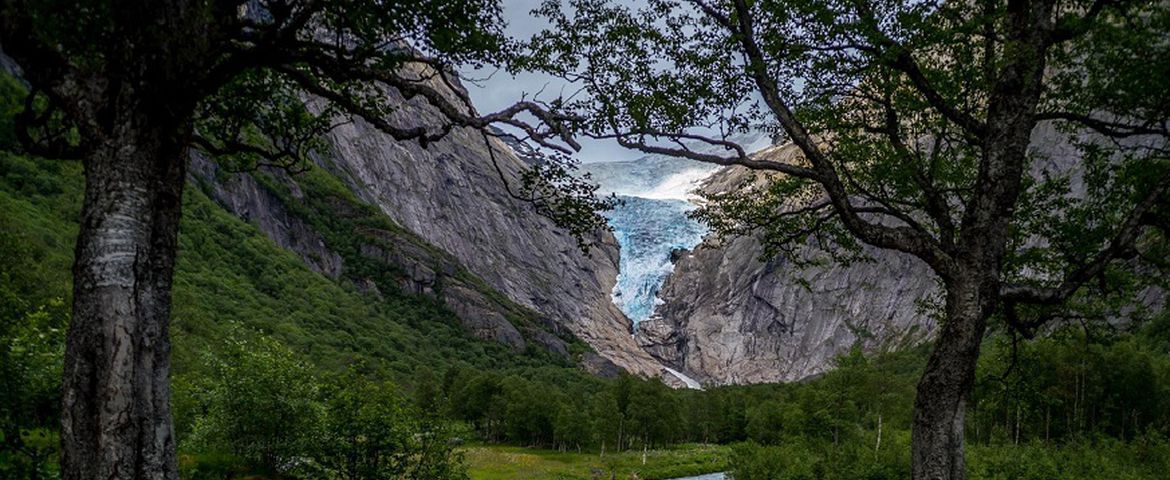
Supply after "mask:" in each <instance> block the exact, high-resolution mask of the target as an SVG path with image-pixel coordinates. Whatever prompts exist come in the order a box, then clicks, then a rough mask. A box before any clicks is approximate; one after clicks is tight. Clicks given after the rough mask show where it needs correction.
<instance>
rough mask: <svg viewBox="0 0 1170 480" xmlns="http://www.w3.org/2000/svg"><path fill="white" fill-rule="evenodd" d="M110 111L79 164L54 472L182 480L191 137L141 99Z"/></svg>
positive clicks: (86, 478)
mask: <svg viewBox="0 0 1170 480" xmlns="http://www.w3.org/2000/svg"><path fill="white" fill-rule="evenodd" d="M111 103H112V105H113V106H112V107H111V110H112V111H113V112H114V113H112V120H110V125H111V126H110V127H109V130H108V133H109V137H108V138H106V139H105V140H104V141H103V142H102V143H101V144H100V145H99V146H98V147H97V149H96V151H95V152H94V153H93V154H92V155H91V156H90V157H89V158H87V159H86V161H85V177H86V188H85V204H84V206H83V209H82V218H81V230H80V232H79V234H78V238H77V248H76V252H75V259H74V265H73V275H74V277H73V278H74V285H73V300H74V301H73V320H72V324H71V325H70V328H69V336H68V339H67V342H66V350H65V369H64V381H63V405H62V418H61V423H62V429H61V442H62V458H61V466H62V469H61V470H62V471H61V473H62V477H63V478H64V479H65V480H97V479H101V480H110V479H177V478H178V467H177V462H176V454H175V437H174V427H173V425H172V423H171V408H170V389H169V373H170V339H169V336H168V324H169V320H170V313H171V312H170V311H171V279H172V275H173V273H174V262H175V253H176V241H177V237H178V229H179V216H180V210H181V206H182V190H183V184H184V171H185V168H186V147H185V145H186V140H187V136H188V135H189V132H190V129H189V127H188V126H187V124H185V123H184V122H175V121H168V120H165V119H166V118H168V117H169V116H168V115H159V114H152V113H151V111H152V109H151V107H149V106H148V107H146V108H140V107H141V106H142V105H149V103H148V102H128V101H126V100H125V98H117V99H115V100H113V101H112V102H111ZM155 112H157V110H155ZM169 118H173V117H169Z"/></svg>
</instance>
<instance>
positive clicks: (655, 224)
mask: <svg viewBox="0 0 1170 480" xmlns="http://www.w3.org/2000/svg"><path fill="white" fill-rule="evenodd" d="M619 198H621V199H622V200H624V204H623V205H620V206H618V207H617V208H616V209H614V210H613V211H611V212H609V213H608V215H606V218H607V220H609V224H610V226H611V227H613V230H614V236H616V237H617V240H618V243H620V244H621V246H622V250H621V262H620V264H619V267H618V268H619V269H620V271H621V273H620V274H618V281H617V285H616V286H614V291H613V297H614V303H615V304H617V306H618V307H619V308H621V310H622V311H623V312H625V313H626V316H628V317H630V319H631V320H633V321H634V323H635V325H636V324H637V322H640V321H642V320H645V319H647V318H649V317H650V314H651V313H654V306H655V304H656V302H657V300H658V289H659V287H661V286H662V283H663V281H665V280H666V276H667V275H670V272H671V271H673V269H674V265H673V264H672V263H671V261H670V252H671V251H672V250H674V249H677V248H684V249H690V248H693V247H694V246H695V245H698V244H699V242H700V241H701V240H702V239H703V235H704V234H705V233H707V232H706V229H705V228H704V227H703V225H701V224H699V223H698V222H696V221H694V220H691V219H690V218H688V217H687V212H688V211H690V210H692V209H694V206H693V205H692V204H691V203H690V202H687V201H686V200H678V199H650V198H642V197H633V196H620V197H619Z"/></svg>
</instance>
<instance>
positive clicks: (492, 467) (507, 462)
mask: <svg viewBox="0 0 1170 480" xmlns="http://www.w3.org/2000/svg"><path fill="white" fill-rule="evenodd" d="M464 454H465V456H466V459H467V465H468V474H469V475H470V476H471V480H510V479H518V478H522V479H525V480H553V479H556V480H577V479H580V480H591V479H595V478H611V476H612V477H613V478H622V479H627V478H639V479H642V480H657V479H667V478H677V477H685V476H692V475H699V474H703V473H710V472H718V471H723V470H725V469H726V468H727V459H728V456H729V454H730V449H729V448H728V447H724V446H718V445H699V444H682V445H675V446H672V447H670V448H665V449H653V450H646V451H645V452H643V451H641V450H637V451H634V450H631V451H625V452H617V453H613V452H607V453H605V454H604V455H601V454H599V453H596V452H590V453H578V452H562V451H557V450H539V449H532V448H519V447H510V446H499V445H476V446H473V447H469V448H467V449H464ZM643 456H644V457H645V462H643V461H642V459H643Z"/></svg>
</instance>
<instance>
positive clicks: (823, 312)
mask: <svg viewBox="0 0 1170 480" xmlns="http://www.w3.org/2000/svg"><path fill="white" fill-rule="evenodd" d="M1076 140H1077V141H1080V142H1084V141H1092V140H1095V138H1094V137H1093V135H1091V134H1087V133H1082V134H1079V135H1078V137H1077V139H1076ZM1030 148H1031V151H1032V153H1033V155H1034V156H1035V159H1036V160H1035V161H1034V162H1033V163H1032V169H1031V174H1032V176H1034V177H1036V178H1042V177H1044V176H1045V175H1048V174H1053V173H1055V174H1069V175H1070V193H1069V195H1071V196H1073V197H1074V198H1075V197H1083V196H1084V195H1085V189H1084V185H1083V181H1082V178H1081V173H1082V170H1081V169H1082V168H1083V165H1082V163H1081V162H1080V155H1081V153H1080V151H1079V150H1078V149H1077V148H1075V147H1074V145H1073V144H1072V142H1070V140H1069V137H1068V136H1067V135H1066V134H1064V133H1061V132H1059V131H1057V130H1056V129H1055V128H1054V127H1053V126H1052V125H1049V124H1041V125H1039V126H1037V128H1036V130H1035V131H1034V132H1033V135H1032V142H1031V146H1030ZM761 154H763V155H768V156H774V157H776V158H780V159H784V160H785V161H796V158H795V156H796V155H798V154H797V153H796V152H795V149H794V148H793V147H791V146H790V145H789V146H778V147H771V148H769V149H767V150H765V151H763V152H761ZM764 178H765V176H764V174H759V173H753V172H751V171H748V170H746V169H744V168H742V167H735V168H727V169H723V170H721V171H719V172H717V173H716V174H715V175H713V176H712V177H710V178H709V179H707V180H706V181H705V183H704V186H703V187H702V189H703V190H705V191H707V192H726V191H730V190H732V189H735V188H740V187H741V186H743V185H745V184H757V183H758V182H761V181H763V179H764ZM866 253H867V254H868V255H869V256H870V257H871V258H872V259H873V260H874V261H873V262H867V263H856V264H854V265H851V266H841V265H835V264H834V265H830V266H826V267H808V268H805V269H800V268H797V267H795V266H793V265H791V263H789V262H786V261H785V260H782V259H771V260H769V259H762V258H761V256H762V255H763V248H762V246H761V244H760V243H759V242H758V241H757V240H756V239H755V238H751V237H738V238H733V239H728V240H726V241H719V240H717V239H715V238H711V237H709V238H707V239H705V240H704V242H703V243H702V244H700V245H699V246H698V247H696V248H695V249H694V250H693V251H691V252H685V253H682V254H679V255H677V257H678V260H677V262H676V267H675V271H674V272H673V274H672V275H671V276H670V277H669V278H668V279H667V281H666V283H665V284H664V285H663V287H662V289H661V291H660V293H659V298H660V299H661V300H662V301H663V304H662V305H660V306H659V307H658V308H657V309H656V311H655V314H654V316H653V317H651V318H650V319H649V320H646V321H644V322H642V323H641V324H639V328H638V334H637V338H638V343H639V345H641V346H642V347H643V348H644V349H645V350H646V351H648V352H650V353H651V354H652V355H654V356H655V357H656V358H658V359H660V360H662V361H663V362H664V363H666V364H668V365H670V366H672V367H674V368H677V369H680V370H682V371H684V372H685V373H687V374H690V375H692V376H694V377H696V378H697V379H699V380H701V381H703V382H704V383H705V384H719V385H721V384H743V383H758V382H775V381H792V380H799V379H802V378H806V377H809V376H813V375H817V374H820V373H823V372H825V371H827V370H829V369H831V368H832V367H833V359H834V358H835V357H837V356H839V355H841V354H843V353H845V352H847V351H848V350H849V349H850V348H852V347H854V346H859V347H861V348H862V349H863V350H865V351H867V352H875V351H882V350H888V349H894V348H899V347H902V346H908V345H912V344H914V343H918V342H923V341H926V340H929V339H930V338H932V337H933V335H934V334H935V332H936V330H937V326H938V325H937V323H936V319H935V318H932V317H931V316H930V315H928V314H927V313H926V311H925V310H924V309H923V308H922V307H923V302H927V303H933V304H941V302H942V298H941V295H940V287H939V285H938V283H937V282H938V280H937V277H936V276H935V275H934V273H933V272H931V271H930V270H929V269H928V268H927V266H926V265H925V264H924V263H922V262H921V261H919V260H917V259H915V258H913V257H911V256H909V255H905V254H902V253H898V252H894V251H890V250H879V249H873V248H870V249H868V250H867V252H866ZM812 254H813V252H812V251H811V250H810V249H806V251H805V252H803V253H801V255H812ZM1165 298H1166V294H1165V292H1164V291H1162V290H1160V289H1156V288H1150V289H1147V290H1145V291H1143V292H1141V293H1140V295H1139V297H1138V298H1137V301H1138V303H1140V304H1143V305H1146V306H1152V307H1155V308H1158V306H1160V305H1164V304H1165ZM1112 320H1117V321H1124V319H1111V321H1112Z"/></svg>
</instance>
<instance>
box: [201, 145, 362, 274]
mask: <svg viewBox="0 0 1170 480" xmlns="http://www.w3.org/2000/svg"><path fill="white" fill-rule="evenodd" d="M189 169H190V171H191V175H192V176H194V177H196V178H198V179H200V180H202V181H203V182H204V185H206V186H208V187H209V189H208V190H209V191H208V193H209V194H210V195H211V197H212V199H213V200H215V201H216V203H219V204H220V205H221V206H223V207H224V209H226V210H227V211H229V212H231V213H232V214H233V215H235V216H237V217H240V218H241V219H243V220H244V221H247V222H251V223H253V224H255V225H256V226H257V227H258V228H259V229H260V231H262V232H264V233H265V235H267V236H268V238H270V239H272V241H274V242H276V244H277V245H280V246H281V247H282V248H284V249H285V250H289V251H292V252H294V253H296V254H297V255H299V256H300V257H301V260H302V261H304V262H305V265H308V266H309V268H310V269H312V270H313V271H315V272H317V273H320V274H323V275H326V276H328V277H330V278H332V279H334V280H336V279H337V278H339V277H341V272H342V269H343V268H344V262H343V261H342V259H341V256H340V255H338V254H337V253H336V252H334V251H332V250H330V249H329V248H328V247H326V246H325V239H324V238H322V237H321V235H320V234H319V233H317V232H316V231H314V230H313V229H312V227H310V226H309V225H307V224H306V223H305V222H304V221H303V220H301V219H300V218H297V217H296V216H294V215H291V214H289V212H288V209H287V208H286V207H285V206H284V203H283V202H281V200H280V198H278V197H277V196H276V195H273V194H272V192H269V191H268V190H267V189H266V188H264V187H263V186H261V185H260V183H259V182H257V181H256V179H255V178H252V176H251V175H243V174H236V175H230V174H224V173H222V172H220V170H219V168H218V167H217V166H216V165H215V163H213V162H211V161H210V160H208V159H207V158H205V157H203V156H202V155H192V156H191V162H190V164H189ZM286 184H287V185H289V186H290V187H294V188H295V186H296V183H294V182H286ZM293 192H294V194H295V193H296V190H293Z"/></svg>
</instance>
